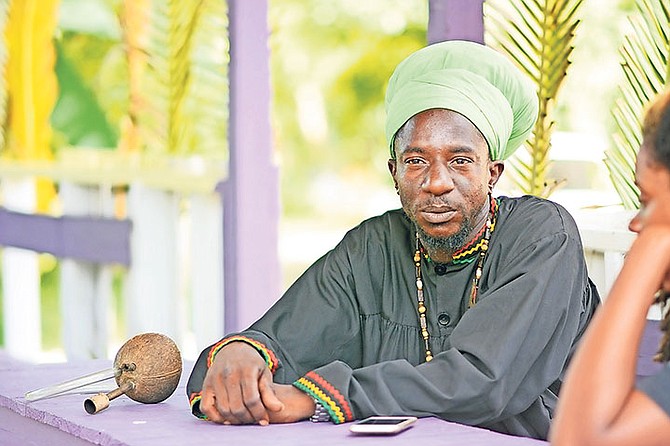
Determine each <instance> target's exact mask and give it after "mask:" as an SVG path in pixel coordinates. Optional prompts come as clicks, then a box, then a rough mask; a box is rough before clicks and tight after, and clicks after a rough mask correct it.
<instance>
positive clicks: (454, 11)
mask: <svg viewBox="0 0 670 446" xmlns="http://www.w3.org/2000/svg"><path fill="white" fill-rule="evenodd" d="M483 4H484V0H429V2H428V8H429V12H428V43H435V42H442V41H444V40H456V39H459V40H470V41H473V42H479V43H484V13H483Z"/></svg>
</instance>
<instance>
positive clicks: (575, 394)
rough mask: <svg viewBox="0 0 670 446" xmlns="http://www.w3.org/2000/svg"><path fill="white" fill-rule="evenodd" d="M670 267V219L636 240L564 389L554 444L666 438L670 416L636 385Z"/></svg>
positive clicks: (649, 441)
mask: <svg viewBox="0 0 670 446" xmlns="http://www.w3.org/2000/svg"><path fill="white" fill-rule="evenodd" d="M669 266H670V226H666V225H659V224H656V225H650V226H648V227H646V228H645V229H644V230H643V231H642V232H641V233H640V235H639V236H638V238H637V239H636V241H635V242H634V244H633V246H632V247H631V249H630V251H629V253H628V255H627V257H626V261H625V263H624V267H623V269H622V270H621V273H620V275H619V277H618V278H617V280H616V282H615V283H614V286H613V287H612V291H611V292H610V295H609V297H608V298H607V300H606V303H605V304H604V305H603V306H602V307H601V308H600V309H599V310H598V314H597V315H596V317H595V318H594V320H593V322H592V323H591V326H590V327H589V329H588V332H587V334H586V335H585V337H584V339H583V343H582V345H581V346H580V348H579V351H578V353H577V355H576V356H575V358H574V360H573V362H572V364H571V366H570V370H569V373H568V376H567V379H566V382H565V384H564V386H563V388H562V389H561V397H560V398H559V405H558V411H557V416H556V419H555V420H554V423H553V425H552V431H551V433H550V440H551V443H552V445H557V446H562V445H570V446H580V445H593V446H596V445H608V446H616V445H631V444H635V445H638V446H643V445H661V444H667V438H668V436H670V417H668V416H667V415H666V414H665V412H664V411H663V410H662V409H661V408H660V407H658V406H657V405H656V403H654V402H653V401H652V400H651V399H650V398H649V397H648V396H647V395H645V394H644V393H642V392H640V391H638V390H636V389H635V370H636V362H637V351H638V348H639V344H640V341H641V338H642V334H643V330H644V326H645V324H646V316H647V311H648V309H649V306H650V305H651V304H652V302H653V296H654V294H655V292H656V291H657V290H658V289H659V288H660V287H661V286H662V284H663V282H664V279H665V277H666V274H667V271H668V268H669Z"/></svg>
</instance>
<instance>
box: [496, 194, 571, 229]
mask: <svg viewBox="0 0 670 446" xmlns="http://www.w3.org/2000/svg"><path fill="white" fill-rule="evenodd" d="M498 202H499V203H500V219H501V223H502V224H503V225H506V226H517V225H519V226H520V227H521V228H523V230H524V231H528V230H530V229H532V228H535V229H536V230H538V231H540V232H543V233H547V234H548V233H556V232H564V233H567V234H571V235H572V234H574V235H577V234H578V230H577V225H576V223H575V220H574V218H573V217H572V215H571V214H570V212H569V211H568V210H567V209H566V208H565V207H563V206H562V205H560V204H559V203H556V202H554V201H551V200H548V199H546V198H540V197H535V196H532V195H524V196H521V197H506V196H501V197H498Z"/></svg>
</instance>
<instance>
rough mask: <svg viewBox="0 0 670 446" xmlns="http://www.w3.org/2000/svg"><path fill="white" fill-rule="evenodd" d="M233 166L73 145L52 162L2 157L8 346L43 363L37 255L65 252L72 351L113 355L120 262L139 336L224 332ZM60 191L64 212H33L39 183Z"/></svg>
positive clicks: (200, 340)
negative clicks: (226, 206)
mask: <svg viewBox="0 0 670 446" xmlns="http://www.w3.org/2000/svg"><path fill="white" fill-rule="evenodd" d="M223 165H224V164H223V163H220V162H216V161H212V160H203V159H199V158H195V157H194V158H188V159H175V158H171V159H168V158H155V159H150V158H147V157H143V158H139V157H128V156H125V157H124V156H120V155H119V154H117V153H113V152H104V151H100V150H77V151H72V152H66V153H65V154H64V155H63V156H62V157H61V158H60V159H59V160H58V161H54V162H43V163H37V162H31V163H17V162H2V163H0V181H1V183H0V184H1V188H2V197H3V198H2V200H0V245H2V246H4V248H3V250H2V251H3V252H2V254H3V257H2V272H3V302H4V303H3V307H4V335H5V349H6V350H7V352H8V353H9V354H10V355H12V356H15V357H17V358H24V359H29V360H35V359H39V354H40V349H41V348H40V337H41V331H40V323H39V321H40V308H39V290H40V287H39V273H38V266H37V261H36V255H37V254H36V253H38V252H49V253H51V254H54V255H55V256H56V257H58V258H59V260H60V262H61V265H60V274H61V277H60V293H59V294H60V307H61V315H62V331H63V338H62V345H63V349H64V351H65V354H66V356H67V358H68V359H77V358H91V357H108V356H110V353H112V354H113V353H114V352H113V351H112V352H110V351H109V349H110V348H109V347H110V333H109V332H110V330H109V323H110V321H109V320H110V308H111V303H110V300H111V297H112V270H113V268H116V269H118V268H119V265H120V266H121V268H122V269H123V270H124V271H125V274H124V276H125V278H124V281H123V282H124V285H123V291H122V302H123V308H124V310H123V314H122V315H120V317H121V318H122V319H123V321H124V324H125V327H126V333H125V336H124V338H125V337H129V336H131V335H134V334H136V333H140V332H148V331H157V332H161V333H164V334H166V335H168V336H171V337H172V338H173V339H174V340H175V341H176V342H177V344H178V345H179V346H180V347H181V348H182V349H186V350H188V349H189V345H191V344H193V345H206V344H207V343H208V342H211V341H212V340H215V339H216V338H217V337H220V336H221V333H222V332H223V241H222V238H223V228H222V221H223V218H222V200H221V195H220V193H219V191H218V190H217V186H218V185H219V184H220V182H221V181H222V180H223V179H224V177H225V170H224V169H223V168H222V167H221V166H223ZM38 177H43V178H48V179H51V180H52V181H54V182H55V183H56V185H57V188H58V203H60V206H61V212H60V214H59V215H37V214H35V213H34V201H35V197H34V180H35V178H38Z"/></svg>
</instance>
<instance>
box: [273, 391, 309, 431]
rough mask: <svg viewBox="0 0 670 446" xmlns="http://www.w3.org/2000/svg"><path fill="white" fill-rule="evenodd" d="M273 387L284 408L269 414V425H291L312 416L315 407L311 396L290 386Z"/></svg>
mask: <svg viewBox="0 0 670 446" xmlns="http://www.w3.org/2000/svg"><path fill="white" fill-rule="evenodd" d="M273 387H274V391H275V395H276V396H277V397H278V398H279V399H280V400H281V401H282V402H283V403H284V408H283V409H282V410H280V411H277V412H270V422H271V423H293V422H295V421H300V420H305V419H307V418H309V417H311V416H312V414H313V413H314V409H315V407H314V400H313V399H312V397H311V396H309V395H307V394H306V393H305V392H303V391H301V390H299V389H297V388H295V387H293V386H292V385H290V384H274V385H273Z"/></svg>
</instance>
